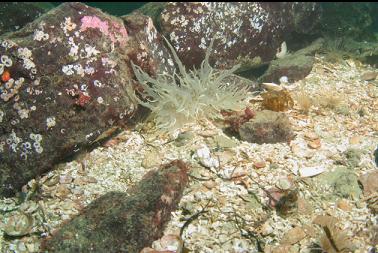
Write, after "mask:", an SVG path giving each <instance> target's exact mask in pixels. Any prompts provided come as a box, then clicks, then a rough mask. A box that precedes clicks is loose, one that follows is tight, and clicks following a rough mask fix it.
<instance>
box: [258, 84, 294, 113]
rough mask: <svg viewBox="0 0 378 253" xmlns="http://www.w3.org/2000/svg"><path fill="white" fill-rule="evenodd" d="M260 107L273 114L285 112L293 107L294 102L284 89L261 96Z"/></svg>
mask: <svg viewBox="0 0 378 253" xmlns="http://www.w3.org/2000/svg"><path fill="white" fill-rule="evenodd" d="M261 97H262V98H263V101H262V106H263V107H264V109H268V110H271V111H275V112H280V111H286V110H288V109H290V108H292V107H293V106H294V101H293V99H292V97H291V95H290V93H289V92H288V91H287V90H286V89H282V90H278V91H276V90H269V91H267V92H265V93H263V94H261Z"/></svg>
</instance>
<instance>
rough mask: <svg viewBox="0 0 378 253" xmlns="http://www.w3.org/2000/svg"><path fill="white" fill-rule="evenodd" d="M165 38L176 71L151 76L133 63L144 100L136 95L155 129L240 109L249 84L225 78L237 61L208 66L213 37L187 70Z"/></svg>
mask: <svg viewBox="0 0 378 253" xmlns="http://www.w3.org/2000/svg"><path fill="white" fill-rule="evenodd" d="M165 40H166V42H167V45H168V47H169V48H170V50H171V51H172V55H173V58H174V60H175V61H176V64H177V66H178V73H176V72H174V73H173V74H172V75H170V74H168V73H163V74H158V75H157V77H156V78H152V77H150V76H149V75H148V74H147V73H146V72H144V71H143V70H142V69H141V68H140V67H139V66H137V65H135V64H133V63H132V68H133V70H134V73H135V76H136V78H137V80H138V81H139V83H140V84H141V85H142V87H143V90H144V94H143V95H144V96H145V97H146V100H147V101H142V100H140V99H139V98H136V99H137V100H138V102H139V103H140V104H141V105H143V106H145V107H147V108H149V109H150V110H151V114H150V116H149V119H151V120H153V121H154V122H155V124H156V127H157V128H158V129H160V130H163V131H164V130H168V131H174V130H175V129H177V128H180V127H182V126H183V125H184V124H185V123H191V122H195V121H196V120H198V119H200V118H218V117H221V114H220V113H219V112H220V111H221V110H240V109H242V107H243V105H242V103H241V101H242V100H244V99H245V98H246V96H247V89H248V87H240V86H237V85H233V84H232V83H231V84H228V83H227V82H226V81H225V79H227V78H229V77H230V76H232V74H233V73H234V72H235V71H236V70H237V69H238V68H239V65H236V66H234V67H233V68H231V69H229V70H216V69H213V68H212V67H211V66H210V64H209V56H210V52H211V50H212V45H213V42H214V40H212V41H211V43H210V45H209V47H208V49H207V50H206V55H205V59H204V60H203V62H202V63H201V66H200V68H199V69H194V70H191V71H189V72H188V71H187V70H186V69H185V66H184V65H183V63H182V62H181V61H180V59H179V58H178V56H177V54H176V52H175V50H174V48H173V47H172V45H171V44H170V43H169V42H168V40H167V39H165Z"/></svg>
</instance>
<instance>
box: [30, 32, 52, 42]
mask: <svg viewBox="0 0 378 253" xmlns="http://www.w3.org/2000/svg"><path fill="white" fill-rule="evenodd" d="M49 37H50V36H49V34H48V33H45V32H43V31H41V30H35V31H34V37H33V40H37V41H45V40H48V39H49Z"/></svg>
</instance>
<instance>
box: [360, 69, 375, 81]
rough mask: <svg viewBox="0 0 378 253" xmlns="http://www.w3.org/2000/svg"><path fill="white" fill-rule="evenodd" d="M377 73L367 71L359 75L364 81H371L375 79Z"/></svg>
mask: <svg viewBox="0 0 378 253" xmlns="http://www.w3.org/2000/svg"><path fill="white" fill-rule="evenodd" d="M377 75H378V72H374V71H369V72H365V73H363V74H362V75H361V79H362V80H364V81H372V80H375V79H376V78H377Z"/></svg>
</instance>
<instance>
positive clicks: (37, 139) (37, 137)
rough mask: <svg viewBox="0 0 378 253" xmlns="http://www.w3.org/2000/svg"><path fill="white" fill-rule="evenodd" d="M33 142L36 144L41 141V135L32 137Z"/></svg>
mask: <svg viewBox="0 0 378 253" xmlns="http://www.w3.org/2000/svg"><path fill="white" fill-rule="evenodd" d="M34 137H35V138H34V140H35V141H36V142H41V141H42V135H40V134H36V135H34Z"/></svg>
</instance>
